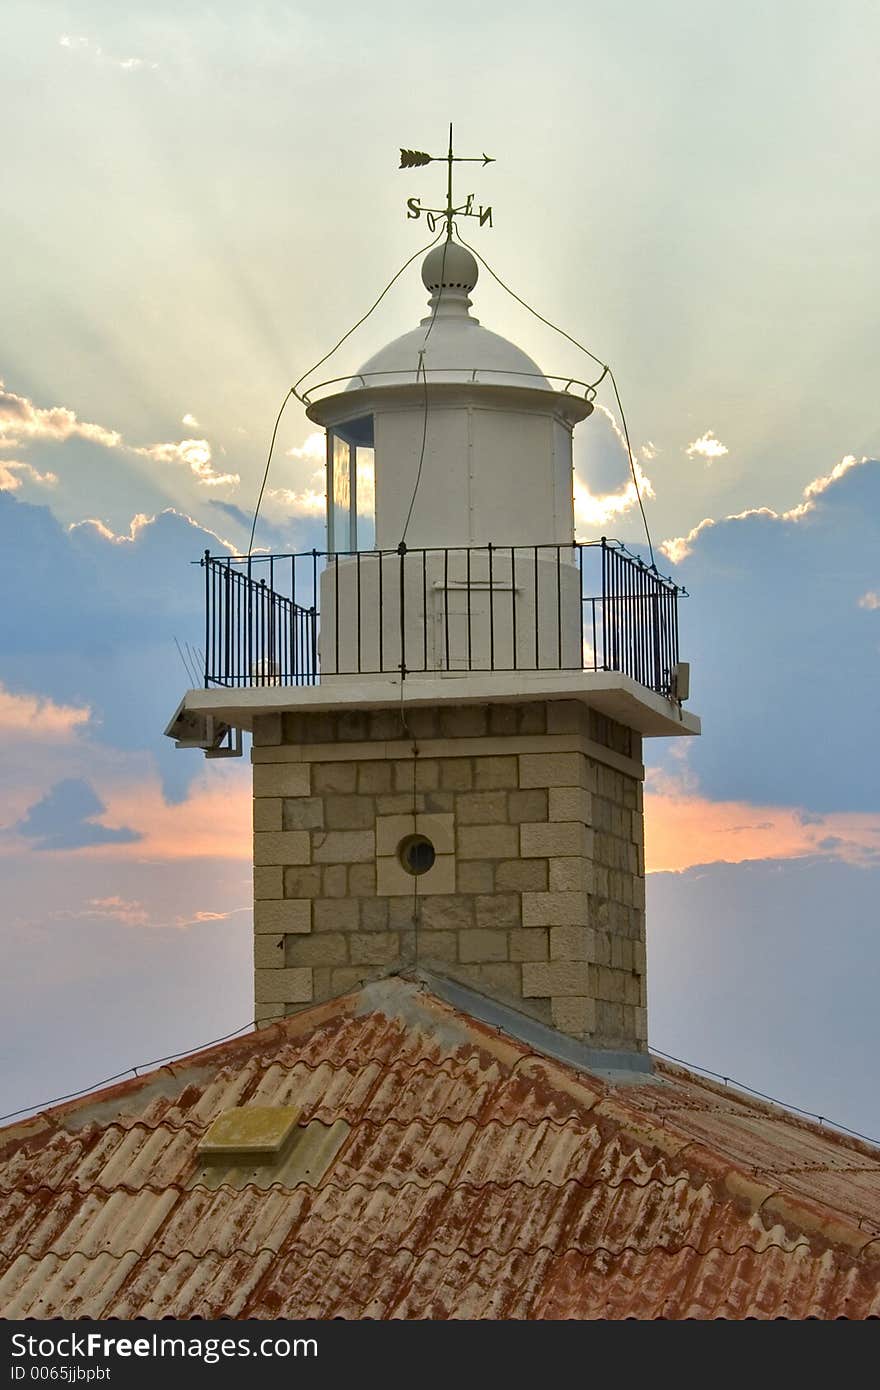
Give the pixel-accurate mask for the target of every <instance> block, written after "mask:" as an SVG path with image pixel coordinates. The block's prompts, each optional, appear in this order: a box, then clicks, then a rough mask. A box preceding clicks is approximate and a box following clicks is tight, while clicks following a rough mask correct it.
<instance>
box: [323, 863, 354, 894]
mask: <svg viewBox="0 0 880 1390" xmlns="http://www.w3.org/2000/svg"><path fill="white" fill-rule="evenodd" d="M354 867H355V866H354V865H352V868H354ZM348 874H349V870H348V866H347V865H346V864H325V865H324V867H323V869H322V870H321V897H322V898H345V897H347V896H348Z"/></svg>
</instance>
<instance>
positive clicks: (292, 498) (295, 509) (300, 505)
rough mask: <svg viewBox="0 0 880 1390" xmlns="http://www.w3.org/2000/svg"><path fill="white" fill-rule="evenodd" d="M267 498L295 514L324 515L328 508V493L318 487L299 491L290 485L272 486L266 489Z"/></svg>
mask: <svg viewBox="0 0 880 1390" xmlns="http://www.w3.org/2000/svg"><path fill="white" fill-rule="evenodd" d="M266 498H267V500H268V501H271V502H277V503H278V504H279V506H282V507H284V508H285V510H286V511H288V512H289V513H293V515H294V516H323V515H324V513H325V512H326V510H327V494H326V492H322V491H319V490H318V489H317V488H305V489H304V490H303V491H302V492H297V491H296V490H295V489H293V488H288V487H270V488H267V489H266Z"/></svg>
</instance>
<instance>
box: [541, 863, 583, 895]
mask: <svg viewBox="0 0 880 1390" xmlns="http://www.w3.org/2000/svg"><path fill="white" fill-rule="evenodd" d="M549 887H550V891H551V893H589V892H590V891H591V890H592V887H593V865H592V863H591V862H590V860H589V859H585V858H582V857H581V856H580V855H577V854H575V855H570V856H567V857H566V856H562V857H561V858H558V859H557V858H554V859H551V860H550V873H549Z"/></svg>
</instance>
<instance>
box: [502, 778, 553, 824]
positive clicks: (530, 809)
mask: <svg viewBox="0 0 880 1390" xmlns="http://www.w3.org/2000/svg"><path fill="white" fill-rule="evenodd" d="M507 819H508V820H509V821H510V823H511V825H519V824H520V823H521V822H522V821H524V820H531V821H540V820H546V819H547V793H546V791H544V789H543V788H542V787H532V788H531V789H530V790H528V791H517V792H508V796H507Z"/></svg>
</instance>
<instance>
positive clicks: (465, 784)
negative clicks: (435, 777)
mask: <svg viewBox="0 0 880 1390" xmlns="http://www.w3.org/2000/svg"><path fill="white" fill-rule="evenodd" d="M473 784H474V772H473V768H472V767H471V763H470V759H468V758H442V759H441V761H440V786H441V787H442V788H443V789H444V790H445V791H451V792H460V791H468V790H470V788H471V787H472V786H473Z"/></svg>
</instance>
